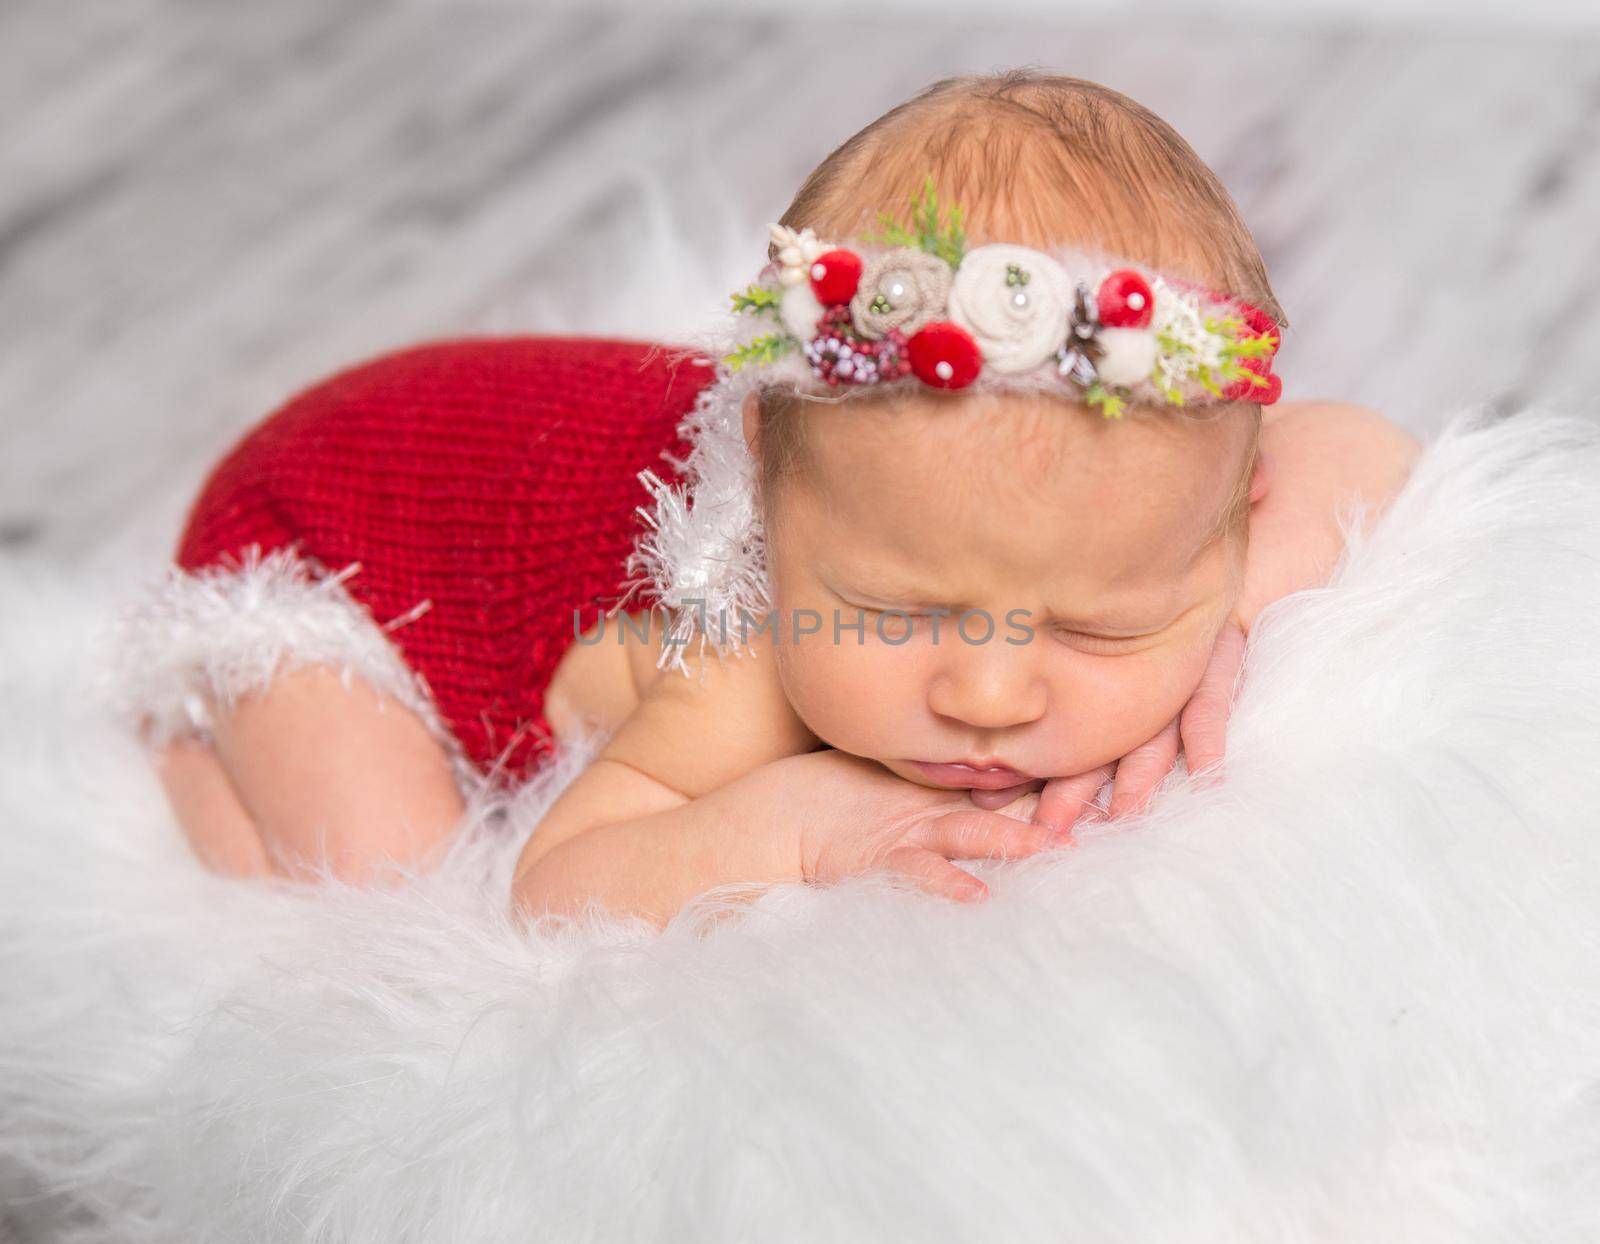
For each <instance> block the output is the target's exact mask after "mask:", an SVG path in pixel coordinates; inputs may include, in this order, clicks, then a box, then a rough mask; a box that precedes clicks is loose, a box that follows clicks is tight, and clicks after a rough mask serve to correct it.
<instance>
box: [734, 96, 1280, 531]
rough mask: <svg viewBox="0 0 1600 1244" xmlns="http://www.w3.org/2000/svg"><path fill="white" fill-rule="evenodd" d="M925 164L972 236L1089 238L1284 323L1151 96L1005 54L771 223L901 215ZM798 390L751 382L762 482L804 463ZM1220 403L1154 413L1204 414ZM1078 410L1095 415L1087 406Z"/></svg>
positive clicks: (840, 167) (903, 118)
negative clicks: (998, 66)
mask: <svg viewBox="0 0 1600 1244" xmlns="http://www.w3.org/2000/svg"><path fill="white" fill-rule="evenodd" d="M929 176H931V177H932V179H933V183H934V185H936V186H937V187H938V193H939V198H940V200H941V201H942V202H944V203H947V204H959V205H960V206H961V208H962V210H963V213H964V223H965V226H966V231H967V235H968V238H969V239H970V241H971V243H972V244H973V245H981V244H983V243H986V242H1014V243H1017V244H1019V245H1023V246H1033V247H1037V248H1040V249H1048V248H1052V247H1059V246H1076V247H1082V248H1084V249H1089V250H1100V251H1102V252H1103V253H1105V254H1107V255H1114V256H1118V257H1120V258H1123V259H1128V260H1132V261H1134V262H1137V263H1142V264H1145V265H1147V266H1149V267H1151V268H1154V269H1156V270H1158V271H1161V272H1165V273H1169V274H1171V275H1174V276H1177V277H1182V278H1185V279H1188V280H1190V281H1194V282H1197V283H1199V284H1202V285H1205V286H1209V287H1210V288H1212V289H1216V290H1220V291H1223V292H1225V293H1228V294H1232V295H1234V296H1236V297H1239V298H1242V299H1244V300H1245V301H1247V302H1250V303H1253V304H1254V305H1255V306H1257V307H1259V308H1260V309H1261V310H1262V311H1264V312H1266V313H1267V314H1268V315H1269V316H1271V317H1272V318H1273V319H1274V320H1276V321H1277V322H1278V324H1279V326H1280V327H1282V326H1285V325H1287V323H1288V321H1287V319H1286V318H1285V316H1284V313H1283V309H1282V307H1281V306H1280V305H1279V303H1278V299H1277V296H1276V295H1275V294H1274V293H1273V291H1272V287H1271V284H1270V283H1269V281H1268V279H1267V271H1266V264H1265V263H1264V262H1263V261H1262V258H1261V254H1260V252H1259V251H1258V250H1257V248H1256V244H1255V241H1254V239H1253V238H1252V237H1251V236H1250V231H1249V229H1248V228H1246V226H1245V224H1244V221H1243V220H1242V219H1241V218H1240V216H1239V212H1238V209H1237V208H1236V207H1235V206H1234V203H1233V200H1232V198H1231V197H1230V196H1229V195H1228V192H1227V190H1226V189H1225V188H1224V187H1223V185H1222V183H1221V182H1219V181H1218V180H1217V177H1216V175H1215V174H1214V173H1213V172H1212V171H1211V170H1210V169H1209V168H1207V167H1206V164H1205V162H1204V161H1202V160H1201V159H1200V157H1199V156H1197V155H1196V154H1195V152H1194V150H1193V148H1191V147H1190V146H1189V144H1188V143H1186V142H1185V141H1184V140H1183V138H1182V137H1181V136H1179V134H1178V133H1177V131H1176V130H1174V129H1173V128H1172V127H1171V126H1170V125H1168V124H1167V123H1166V122H1165V121H1163V120H1162V119H1161V118H1160V117H1158V116H1156V115H1155V114H1154V113H1153V112H1151V111H1150V110H1149V109H1147V108H1145V107H1143V106H1142V105H1140V104H1138V103H1136V102H1134V101H1133V100H1131V99H1129V98H1128V97H1127V96H1126V95H1123V94H1121V93H1120V92H1117V91H1114V90H1112V89H1110V88H1109V87H1105V86H1101V85H1100V84H1098V83H1095V82H1089V81H1086V80H1085V79H1082V78H1071V77H1065V76H1061V75H1057V74H1049V73H1044V72H1041V71H1038V70H1033V69H1013V70H1007V71H1004V72H1001V73H994V74H968V75H962V76H960V77H952V78H945V79H943V80H941V81H939V82H935V83H934V84H933V85H932V86H930V87H928V88H927V89H926V90H924V91H922V92H921V93H920V94H918V95H916V96H914V97H913V98H911V99H909V100H907V101H906V102H905V103H903V104H900V105H898V106H897V107H895V108H891V109H890V110H889V111H888V112H886V113H884V114H883V116H881V117H879V118H878V119H877V120H876V121H873V122H872V123H871V124H870V125H868V126H867V127H866V128H864V129H862V130H861V131H860V132H859V133H857V134H855V135H853V136H852V137H850V138H849V139H847V140H846V141H845V142H843V143H842V144H840V146H839V147H837V148H836V149H835V150H834V151H833V152H832V153H830V154H829V155H828V157H827V158H826V159H824V160H823V161H822V163H821V164H819V165H818V166H817V167H816V168H815V169H814V170H813V171H812V173H811V175H810V176H809V177H807V178H806V180H805V183H804V184H803V185H802V186H801V187H800V191H799V193H798V194H796V195H795V197H794V201H793V202H792V203H791V204H790V205H789V208H788V210H787V211H786V212H784V214H783V217H782V220H781V223H782V224H784V225H787V226H788V227H790V228H791V229H802V228H810V229H812V230H813V231H815V233H816V234H817V236H818V237H821V238H826V239H829V240H832V241H837V242H848V241H850V240H851V239H855V238H860V237H863V236H865V235H867V234H870V233H872V232H873V231H874V230H875V229H876V228H877V225H878V222H879V216H880V214H881V213H883V212H892V213H894V214H896V215H897V216H902V217H903V216H904V213H905V209H906V206H907V204H909V203H910V201H911V200H912V199H913V198H914V197H915V195H916V193H917V191H918V190H919V189H920V187H921V186H922V184H923V182H924V179H925V178H927V177H929ZM774 255H775V252H774ZM852 400H858V399H854V398H852ZM1062 403H1063V405H1064V406H1066V405H1069V404H1073V403H1069V401H1068V399H1066V398H1065V397H1064V398H1063V399H1062ZM806 405H807V402H806V401H805V399H804V398H800V397H795V396H793V395H790V394H786V393H784V392H783V391H781V390H768V391H764V392H763V393H762V395H761V448H762V452H761V457H762V476H763V479H764V481H765V482H766V484H767V487H768V488H771V487H773V486H774V485H776V484H777V482H778V481H779V480H780V479H782V478H783V477H785V476H789V475H793V474H797V473H799V472H801V471H802V470H803V469H804V465H805V461H806V449H805V436H804V431H805V423H806V421H805V419H804V417H803V415H804V409H805V407H806ZM1247 405H1249V406H1250V407H1251V408H1252V410H1253V412H1254V414H1253V422H1254V423H1255V425H1256V430H1255V434H1254V436H1253V438H1252V446H1253V448H1252V450H1251V452H1250V455H1249V456H1248V457H1247V459H1246V463H1245V470H1244V473H1243V477H1242V479H1241V481H1240V484H1239V486H1238V488H1237V489H1236V491H1235V499H1234V505H1233V506H1232V508H1231V509H1230V510H1229V512H1228V513H1229V518H1228V522H1229V525H1230V527H1232V526H1236V525H1238V524H1240V523H1241V522H1242V520H1243V517H1244V515H1246V514H1248V498H1249V480H1250V471H1251V469H1252V468H1253V466H1254V463H1255V455H1256V449H1255V448H1254V446H1256V445H1259V438H1260V422H1261V407H1260V406H1259V405H1258V404H1256V403H1248V404H1247ZM1219 409H1220V407H1217V406H1215V405H1213V406H1211V407H1209V408H1206V409H1204V410H1202V411H1197V412H1196V413H1195V415H1193V416H1190V415H1186V414H1181V413H1179V412H1175V411H1171V410H1163V411H1161V412H1157V413H1156V414H1155V417H1160V418H1172V417H1200V418H1209V417H1215V416H1216V415H1217V413H1218V411H1219ZM1078 413H1079V414H1080V415H1081V416H1082V417H1085V418H1088V417H1093V418H1097V419H1098V418H1100V417H1101V416H1100V415H1099V414H1097V413H1095V412H1093V411H1090V410H1089V409H1088V408H1087V407H1084V408H1083V409H1082V410H1081V411H1079V412H1078ZM1131 413H1133V414H1137V413H1139V412H1137V411H1134V412H1131Z"/></svg>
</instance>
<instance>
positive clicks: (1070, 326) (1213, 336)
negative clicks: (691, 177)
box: [723, 178, 1283, 419]
mask: <svg viewBox="0 0 1600 1244" xmlns="http://www.w3.org/2000/svg"><path fill="white" fill-rule="evenodd" d="M880 225H881V232H880V234H878V235H877V236H876V237H872V238H867V239H863V241H864V242H866V243H867V244H868V248H861V247H843V246H838V245H835V244H834V243H831V242H824V241H821V240H819V239H818V238H817V237H816V235H815V234H813V233H812V231H811V230H810V229H802V230H800V231H799V232H796V231H795V230H793V229H788V228H785V227H784V226H782V225H773V226H772V240H773V243H774V246H775V247H776V248H777V258H776V260H774V261H773V262H772V263H769V264H768V265H767V267H766V269H765V270H764V271H763V272H762V274H761V276H760V278H759V279H757V280H756V281H755V282H754V283H753V284H751V285H749V286H748V287H747V288H745V289H743V290H741V291H739V292H737V293H735V294H734V295H733V309H734V311H735V312H736V313H737V314H738V315H740V316H750V317H756V318H765V319H766V320H767V322H768V325H770V327H767V325H763V328H765V331H761V332H759V333H758V334H757V335H754V336H750V335H745V336H744V338H743V339H742V340H738V341H737V343H736V344H735V346H734V348H733V349H732V350H731V352H729V353H727V354H725V355H724V356H723V362H724V363H726V364H727V365H728V367H729V368H730V369H731V370H733V371H740V370H742V369H745V368H759V369H762V371H763V373H764V374H765V375H768V376H771V377H772V378H773V379H775V380H776V379H783V380H787V381H790V382H792V383H795V384H802V383H805V382H807V381H811V382H813V383H814V382H815V381H821V382H822V383H823V384H824V385H826V386H827V388H828V390H830V391H842V390H853V389H860V388H863V387H866V386H876V385H883V384H891V383H894V382H895V381H900V380H904V379H907V378H910V377H914V378H915V379H916V380H918V381H920V382H921V383H922V384H925V385H927V386H929V387H931V388H935V389H963V388H966V387H967V386H969V385H973V384H979V385H984V386H987V385H1004V386H1006V387H1009V388H1017V387H1027V388H1036V389H1037V388H1046V389H1049V388H1055V389H1057V390H1059V389H1061V388H1062V386H1070V390H1071V392H1072V395H1073V396H1075V397H1078V398H1080V400H1082V401H1084V402H1086V403H1087V404H1088V405H1090V406H1093V407H1097V408H1098V409H1099V410H1100V411H1101V413H1102V414H1103V415H1104V416H1105V417H1106V418H1108V419H1116V418H1120V417H1121V416H1122V415H1123V414H1124V413H1125V411H1126V409H1127V407H1128V405H1129V404H1130V403H1135V402H1138V403H1166V404H1169V405H1173V406H1183V405H1186V404H1189V403H1192V402H1202V401H1233V400H1253V401H1256V402H1259V403H1260V404H1262V405H1269V404H1270V403H1272V402H1275V401H1277V400H1278V397H1279V395H1280V393H1281V392H1282V388H1283V386H1282V383H1281V382H1280V381H1279V379H1278V377H1277V376H1276V375H1274V374H1273V372H1272V359H1273V356H1274V354H1276V352H1277V349H1278V341H1279V334H1278V327H1277V325H1276V324H1275V323H1273V321H1272V318H1271V317H1270V316H1268V315H1266V314H1265V313H1264V312H1262V311H1260V310H1258V309H1257V308H1255V307H1253V306H1251V305H1250V304H1248V303H1246V302H1243V301H1241V300H1239V299H1237V298H1233V297H1230V296H1228V295H1225V294H1218V293H1215V292H1213V291H1211V290H1207V289H1204V288H1202V287H1200V286H1196V285H1193V284H1190V283H1188V282H1185V281H1181V280H1178V279H1176V278H1174V277H1170V276H1163V275H1161V274H1160V273H1155V272H1151V271H1149V270H1147V269H1144V268H1142V267H1140V266H1139V265H1137V264H1132V263H1123V262H1115V261H1107V260H1106V259H1104V258H1103V257H1096V256H1093V255H1090V254H1087V253H1085V252H1081V251H1075V250H1059V251H1056V252H1054V253H1049V254H1047V253H1046V252H1044V251H1041V250H1035V249H1033V248H1031V247H1026V246H1015V245H1012V244H1010V243H1006V242H999V243H994V244H992V245H988V246H978V247H974V248H972V249H970V250H969V249H967V246H966V237H965V233H964V231H963V229H962V223H961V209H960V208H953V209H952V210H951V211H950V212H949V214H948V216H947V217H945V216H942V213H941V211H940V208H939V203H938V197H937V195H936V193H935V191H934V189H933V184H932V179H931V178H930V179H929V180H928V181H927V182H926V183H925V184H924V186H923V189H922V192H921V194H919V195H918V196H917V198H916V199H914V200H913V201H912V207H911V224H910V225H909V226H906V225H902V224H900V223H899V222H898V221H897V220H896V219H895V218H894V217H893V215H892V214H890V213H884V214H883V215H882V216H881V217H880ZM869 248H870V249H869Z"/></svg>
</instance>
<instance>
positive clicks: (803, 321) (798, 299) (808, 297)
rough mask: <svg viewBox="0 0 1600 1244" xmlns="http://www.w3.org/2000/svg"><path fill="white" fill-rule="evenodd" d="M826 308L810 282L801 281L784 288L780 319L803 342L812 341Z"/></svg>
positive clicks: (779, 308) (779, 310) (779, 304)
mask: <svg viewBox="0 0 1600 1244" xmlns="http://www.w3.org/2000/svg"><path fill="white" fill-rule="evenodd" d="M825 310H826V308H825V307H824V306H823V305H822V303H820V302H819V301H818V300H817V295H816V292H815V291H814V290H813V289H812V288H811V282H810V281H799V282H797V283H795V284H793V285H787V286H785V287H784V290H783V296H782V299H781V301H779V303H778V318H779V319H780V320H782V321H783V326H784V327H785V328H786V329H788V330H789V332H790V333H791V334H793V335H794V336H796V337H798V338H799V339H800V340H801V341H810V340H811V339H812V338H813V337H815V336H816V335H817V322H818V321H819V320H821V319H822V313H823V312H824V311H825Z"/></svg>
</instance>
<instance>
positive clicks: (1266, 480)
mask: <svg viewBox="0 0 1600 1244" xmlns="http://www.w3.org/2000/svg"><path fill="white" fill-rule="evenodd" d="M1271 487H1272V455H1270V454H1269V453H1267V451H1266V450H1265V449H1263V450H1261V451H1260V452H1259V453H1257V454H1256V465H1255V469H1254V470H1253V471H1251V472H1250V504H1251V505H1254V504H1255V503H1256V502H1257V501H1259V500H1261V498H1262V497H1264V496H1266V495H1267V490H1268V489H1269V488H1271Z"/></svg>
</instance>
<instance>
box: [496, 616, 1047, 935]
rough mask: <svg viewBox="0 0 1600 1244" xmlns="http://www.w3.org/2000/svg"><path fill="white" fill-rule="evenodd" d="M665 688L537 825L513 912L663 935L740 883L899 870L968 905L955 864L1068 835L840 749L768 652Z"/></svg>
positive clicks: (967, 877) (650, 695) (664, 681)
mask: <svg viewBox="0 0 1600 1244" xmlns="http://www.w3.org/2000/svg"><path fill="white" fill-rule="evenodd" d="M706 673H707V677H706V681H705V683H704V684H703V685H702V684H701V683H700V682H699V681H698V680H697V679H695V678H693V677H691V678H687V679H686V678H683V677H682V676H681V675H677V674H671V675H664V676H662V677H661V678H658V679H657V680H656V681H655V682H654V683H652V684H651V685H650V686H649V688H648V689H647V690H646V692H645V696H644V698H643V699H642V700H641V702H640V704H639V707H638V708H637V709H636V710H635V711H634V713H633V714H632V715H631V716H630V717H629V718H628V720H627V721H625V722H624V723H623V725H622V726H621V727H620V728H619V730H618V732H617V734H616V735H615V736H614V737H613V738H612V740H611V742H610V743H609V744H608V746H607V747H606V748H605V749H604V750H603V751H602V753H601V755H600V757H599V759H597V760H596V761H595V762H594V763H593V764H592V765H591V766H590V767H589V768H588V769H586V770H585V771H584V772H583V773H581V774H579V776H578V777H577V778H576V779H575V780H574V781H573V783H572V785H571V786H570V787H568V788H567V790H566V791H565V792H563V794H562V796H561V798H560V799H559V800H557V802H556V804H555V805H554V806H553V807H552V808H551V809H550V811H549V812H548V813H547V814H546V816H545V818H544V819H543V821H541V822H540V824H539V827H538V829H537V830H536V831H535V832H534V835H533V837H532V838H531V839H530V840H529V842H528V845H527V847H526V848H525V849H524V851H523V854H522V858H521V859H520V860H519V861H518V863H517V872H516V880H515V882H514V885H513V901H514V903H515V904H516V906H518V907H520V908H522V909H523V910H525V911H528V912H531V913H533V914H536V915H537V914H541V913H546V912H548V913H555V914H572V913H574V912H576V911H580V910H582V908H583V907H584V906H585V905H586V904H588V903H589V902H591V901H593V902H596V903H598V904H599V905H600V906H602V907H604V908H606V909H608V910H610V911H612V912H613V913H617V914H633V915H639V916H643V917H645V918H647V919H651V920H654V921H656V922H658V923H660V922H664V921H665V920H666V919H667V918H669V917H670V916H671V915H672V914H673V913H674V912H676V911H677V910H678V909H679V908H681V907H682V906H683V905H684V904H685V903H687V902H688V901H689V900H690V899H691V898H693V897H694V896H695V895H697V894H701V893H704V892H705V891H706V890H709V889H712V888H713V887H716V886H720V885H724V884H729V883H745V884H749V885H753V886H762V885H766V884H770V883H773V882H781V881H815V882H832V881H836V880H839V879H840V878H842V877H846V876H852V875H855V874H857V873H863V872H869V871H873V870H876V869H887V870H889V871H891V872H894V873H897V874H899V875H901V876H905V877H909V878H911V879H913V880H914V881H915V882H916V883H917V884H918V885H920V886H921V887H922V888H923V889H925V890H928V891H930V892H931V893H935V894H941V895H944V896H945V897H948V898H954V899H960V900H966V901H971V900H974V899H981V898H982V897H983V896H984V894H985V893H986V887H985V886H984V884H983V882H982V881H980V880H978V878H976V877H974V876H972V874H970V873H968V872H966V871H964V870H962V869H960V868H958V867H956V865H955V864H953V863H952V862H951V861H952V860H964V859H988V858H995V857H1008V858H1015V857H1021V856H1025V855H1031V854H1033V853H1034V852H1036V851H1041V850H1044V849H1045V848H1046V847H1049V846H1052V845H1055V844H1056V843H1058V842H1059V841H1060V840H1061V837H1060V835H1057V834H1054V833H1052V832H1051V831H1050V830H1049V829H1048V827H1045V826H1040V825H1032V824H1029V823H1028V822H1027V820H1026V817H1025V816H1022V817H1018V816H1014V815H1004V814H1001V813H998V812H993V811H986V810H979V809H977V808H974V807H973V806H972V805H971V803H970V801H969V800H968V799H967V797H966V793H965V792H964V791H948V790H935V789H932V788H929V787H924V786H918V785H916V784H915V783H912V782H907V781H906V780H905V779H903V778H901V777H899V776H897V775H896V774H893V773H891V772H890V771H889V770H887V769H885V768H884V767H883V766H882V765H880V764H878V763H877V762H876V761H871V760H864V759H862V758H861V757H859V756H852V755H849V754H848V753H845V752H838V751H833V750H830V749H822V750H813V749H815V747H816V744H817V739H816V736H814V735H813V734H812V733H811V732H810V731H809V730H807V729H806V728H805V726H804V724H803V723H802V722H801V721H800V720H799V718H798V717H797V716H796V715H795V714H794V710H793V709H792V708H791V707H790V705H789V701H788V697H787V696H786V695H784V693H783V688H782V685H781V683H780V682H779V680H778V677H777V671H776V662H775V660H774V654H773V652H772V651H771V650H770V648H763V649H758V650H757V652H756V653H755V655H754V656H750V655H746V656H742V657H734V656H730V657H727V658H726V659H725V660H724V661H723V662H722V663H721V664H720V665H719V664H718V663H717V659H716V657H715V656H710V657H709V658H708V666H707V671H706Z"/></svg>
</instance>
